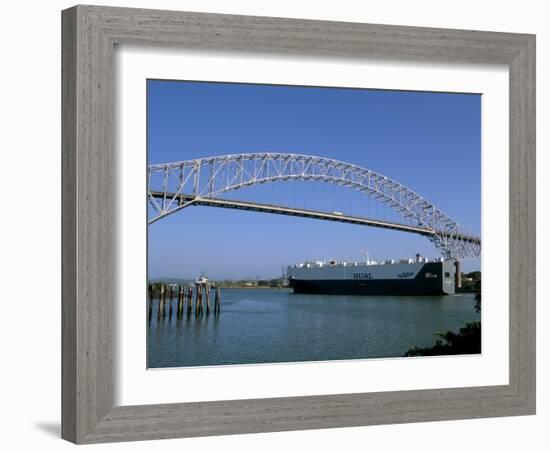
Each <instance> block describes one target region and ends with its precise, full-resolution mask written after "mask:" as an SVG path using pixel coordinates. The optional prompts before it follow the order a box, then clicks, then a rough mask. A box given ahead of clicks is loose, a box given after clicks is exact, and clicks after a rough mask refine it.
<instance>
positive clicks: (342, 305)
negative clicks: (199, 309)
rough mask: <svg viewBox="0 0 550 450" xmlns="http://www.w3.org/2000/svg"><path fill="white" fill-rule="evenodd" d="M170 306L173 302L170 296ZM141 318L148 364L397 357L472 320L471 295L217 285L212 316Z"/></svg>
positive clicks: (173, 365) (189, 364)
mask: <svg viewBox="0 0 550 450" xmlns="http://www.w3.org/2000/svg"><path fill="white" fill-rule="evenodd" d="M174 307H177V305H176V302H175V303H174ZM156 308H157V300H155V302H154V305H153V316H152V319H151V320H150V321H149V323H148V325H147V327H148V338H147V344H148V347H147V354H148V367H149V368H160V367H189V366H209V365H223V364H256V363H274V362H295V361H327V360H342V359H362V358H384V357H400V356H402V355H403V353H404V352H406V351H407V350H408V349H409V348H410V347H413V346H419V347H426V346H431V345H433V344H434V343H435V341H436V339H437V336H436V335H435V333H436V332H437V331H442V330H452V331H458V330H459V328H460V327H462V326H463V325H464V323H465V322H467V321H469V320H479V318H480V315H479V314H478V313H476V311H475V309H474V294H459V295H452V296H441V297H439V296H434V297H387V296H380V297H376V296H369V297H360V296H336V295H330V296H329V295H302V294H294V293H292V292H291V291H290V290H268V289H223V290H222V304H221V308H222V312H221V315H220V316H218V317H214V316H213V315H212V314H210V316H208V317H207V316H206V315H205V316H203V317H200V318H195V315H194V311H193V314H192V315H191V316H190V317H189V318H187V316H186V315H185V313H184V315H183V318H182V319H178V318H177V314H176V312H175V308H174V314H173V315H172V318H171V319H170V318H169V315H168V314H167V315H166V317H165V318H164V319H160V320H157V314H156V311H157V310H156Z"/></svg>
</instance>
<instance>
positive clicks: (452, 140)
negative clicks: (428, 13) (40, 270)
mask: <svg viewBox="0 0 550 450" xmlns="http://www.w3.org/2000/svg"><path fill="white" fill-rule="evenodd" d="M62 17H63V321H62V322H63V334H62V336H63V420H62V434H63V437H64V438H65V439H68V440H70V441H73V442H77V443H92V442H107V441H121V440H138V439H157V438H168V437H187V436H205V435H216V434H234V433H252V432H268V431H283V430H296V429H314V428H325V427H344V426H359V425H368V424H383V423H402V422H411V421H432V420H448V419H460V418H473V417H489V416H506V415H520V414H533V413H534V412H535V275H534V274H535V271H534V261H535V245H534V244H535V206H534V205H535V203H534V198H535V191H534V189H535V180H534V173H535V161H534V155H535V95H534V93H535V79H534V78H535V75H534V74H535V38H534V36H531V35H519V34H506V33H491V32H480V31H464V30H447V29H430V28H414V27H401V26H386V25H370V24H359V23H337V22H320V21H306V20H295V19H275V18H266V17H246V16H229V15H218V14H202V13H187V12H173V11H154V10H137V9H126V8H106V7H96V6H77V7H73V8H71V9H68V10H65V11H63V15H62Z"/></svg>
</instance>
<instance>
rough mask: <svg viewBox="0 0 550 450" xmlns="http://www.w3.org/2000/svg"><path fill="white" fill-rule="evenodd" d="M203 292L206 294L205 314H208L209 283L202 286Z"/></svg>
mask: <svg viewBox="0 0 550 450" xmlns="http://www.w3.org/2000/svg"><path fill="white" fill-rule="evenodd" d="M204 290H205V294H206V315H207V316H208V315H210V285H209V284H207V285H205V286H204Z"/></svg>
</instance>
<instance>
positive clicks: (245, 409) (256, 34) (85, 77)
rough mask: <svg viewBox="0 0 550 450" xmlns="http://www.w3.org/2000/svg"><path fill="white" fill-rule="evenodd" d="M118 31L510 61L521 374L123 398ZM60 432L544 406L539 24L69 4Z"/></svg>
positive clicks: (283, 50) (167, 429)
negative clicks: (377, 21) (411, 23)
mask: <svg viewBox="0 0 550 450" xmlns="http://www.w3.org/2000/svg"><path fill="white" fill-rule="evenodd" d="M119 44H140V45H157V46H170V47H180V48H186V49H194V50H197V51H203V50H226V51H227V50H229V51H236V50H237V51H244V52H256V53H258V52H262V53H267V54H291V55H294V56H300V55H304V56H306V55H314V56H319V55H323V56H327V57H333V58H340V57H346V58H359V59H360V58H367V57H377V58H392V59H404V60H414V61H425V62H431V61H433V62H436V61H439V62H441V61H448V62H462V63H472V64H504V65H507V66H508V68H509V86H510V91H509V93H510V98H509V104H510V111H509V124H510V160H509V168H510V174H509V191H510V198H509V201H510V219H509V220H510V222H509V227H510V228H509V229H510V238H509V245H510V261H509V268H510V269H509V270H510V280H509V293H510V298H509V317H510V322H509V384H506V385H496V386H477V387H464V388H445V389H427V390H413V391H392V392H376V393H354V394H337V395H315V396H300V397H283V398H269V399H249V400H229V401H209V402H193V403H172V404H157V405H139V406H116V407H115V406H114V393H113V391H114V389H113V386H114V382H113V379H114V377H115V374H114V371H113V345H112V343H113V321H114V319H113V316H114V292H115V289H114V284H115V276H116V274H115V265H114V261H113V259H114V254H113V253H114V251H113V248H114V246H115V245H114V244H115V236H114V232H113V230H114V208H115V197H114V192H113V190H114V184H115V175H116V174H115V170H114V169H115V165H114V159H115V151H116V149H115V145H114V128H113V118H114V107H113V97H114V81H113V73H114V66H113V52H114V49H115V46H116V45H119ZM62 207H63V213H62V258H63V267H62V437H63V438H64V439H67V440H69V441H72V442H75V443H95V442H115V441H129V440H143V439H161V438H179V437H191V436H210V435H222V434H237V433H258V432H273V431H286V430H303V429H319V428H335V427H350V426H362V425H371V424H388V423H405V422H418V421H436V420H451V419H466V418H480V417H498V416H511V415H527V414H534V413H535V409H536V406H535V404H536V402H535V393H536V379H535V36H533V35H527V34H510V33H497V32H483V31H469V30H451V29H436V28H420V27H405V26H394V25H372V24H362V23H342V22H329V21H311V20H297V19H281V18H268V17H249V16H234V15H221V14H206V13H190V12H178V11H157V10H144V9H130V8H112V7H99V6H75V7H73V8H70V9H67V10H64V11H63V12H62Z"/></svg>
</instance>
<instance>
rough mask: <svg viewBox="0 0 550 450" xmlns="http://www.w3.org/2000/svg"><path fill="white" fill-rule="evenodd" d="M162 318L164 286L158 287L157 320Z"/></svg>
mask: <svg viewBox="0 0 550 450" xmlns="http://www.w3.org/2000/svg"><path fill="white" fill-rule="evenodd" d="M161 317H164V284H161V285H160V293H159V309H158V318H159V319H160V318H161Z"/></svg>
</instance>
